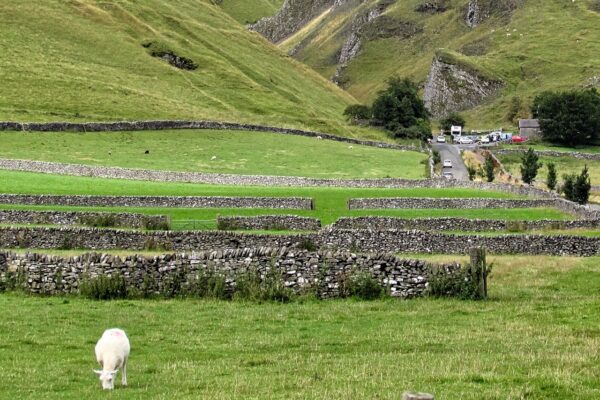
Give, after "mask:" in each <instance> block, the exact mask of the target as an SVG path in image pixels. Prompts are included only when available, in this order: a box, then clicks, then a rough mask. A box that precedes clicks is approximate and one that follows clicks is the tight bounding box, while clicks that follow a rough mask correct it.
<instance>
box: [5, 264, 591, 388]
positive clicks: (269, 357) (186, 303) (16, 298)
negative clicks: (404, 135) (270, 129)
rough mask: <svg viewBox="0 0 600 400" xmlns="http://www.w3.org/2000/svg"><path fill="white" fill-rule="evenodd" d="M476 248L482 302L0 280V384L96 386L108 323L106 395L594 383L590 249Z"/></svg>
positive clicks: (16, 386) (537, 385) (555, 385)
mask: <svg viewBox="0 0 600 400" xmlns="http://www.w3.org/2000/svg"><path fill="white" fill-rule="evenodd" d="M419 257H420V258H422V257H424V256H419ZM428 258H430V259H432V260H439V261H448V260H454V259H456V257H451V256H437V257H431V256H429V257H428ZM460 258H461V257H459V259H460ZM488 260H489V261H490V262H491V263H493V271H492V277H491V279H490V299H489V300H487V301H482V302H469V301H458V300H435V299H429V298H425V299H418V300H407V301H397V300H393V299H387V300H378V301H372V302H368V301H356V300H352V299H347V300H334V301H315V300H310V299H303V300H296V301H294V302H292V303H288V304H278V303H263V304H258V303H247V302H235V301H234V302H226V301H210V300H189V299H188V300H126V301H109V302H95V301H90V300H85V299H82V298H79V297H56V298H44V297H32V296H25V295H21V294H18V293H5V294H0V307H1V308H2V310H3V316H4V318H2V319H1V320H0V336H1V337H3V338H4V340H3V341H2V343H0V359H2V360H3V362H2V363H0V375H1V376H2V377H3V378H2V379H1V380H0V393H2V396H3V397H5V398H19V399H29V398H31V399H54V398H59V397H60V398H63V399H81V398H87V399H90V400H91V399H100V398H102V399H103V398H106V396H107V394H106V393H103V392H102V390H101V389H100V384H99V382H98V379H97V378H96V376H95V375H94V374H93V373H92V369H93V368H96V362H95V359H94V355H93V347H94V344H95V342H96V340H97V339H98V338H99V336H100V334H101V333H102V331H103V330H104V329H105V328H106V327H111V326H119V327H122V328H124V329H125V330H126V331H127V333H128V334H129V336H130V339H131V343H132V353H131V358H130V364H129V368H128V378H129V385H130V386H129V387H128V388H126V389H122V388H120V387H119V386H118V385H117V389H116V391H115V392H114V393H111V394H110V397H111V398H117V399H138V398H148V399H166V398H177V399H197V398H212V399H231V398H261V399H304V398H328V399H339V398H352V399H354V398H372V399H374V398H378V399H397V398H399V396H400V395H401V393H402V392H403V391H404V390H422V391H427V392H430V393H434V394H435V395H436V399H438V398H439V399H466V400H468V399H473V400H475V399H477V400H479V399H482V398H485V399H522V398H528V399H548V398H553V399H557V398H560V399H581V398H590V399H591V398H597V397H599V396H600V380H599V379H598V378H599V377H598V365H599V362H600V353H599V349H600V346H599V345H600V331H599V330H598V326H599V325H600V296H598V294H599V293H598V285H597V282H598V281H600V271H599V270H598V264H599V263H600V259H599V258H598V257H595V258H587V259H581V258H567V257H560V258H559V257H519V256H510V257H509V256H502V257H488ZM463 261H464V259H463Z"/></svg>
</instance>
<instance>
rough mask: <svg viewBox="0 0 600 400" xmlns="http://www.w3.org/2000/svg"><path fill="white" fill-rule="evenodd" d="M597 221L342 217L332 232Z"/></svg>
mask: <svg viewBox="0 0 600 400" xmlns="http://www.w3.org/2000/svg"><path fill="white" fill-rule="evenodd" d="M598 227H600V220H599V219H592V220H581V219H579V220H570V221H562V220H539V221H506V220H492V219H467V218H451V217H450V218H414V219H412V218H411V219H406V218H394V217H343V218H340V219H338V220H337V221H336V222H335V223H334V224H333V225H332V228H334V229H362V230H364V229H368V230H388V229H404V230H407V229H408V230H410V229H418V230H423V231H465V232H486V231H497V232H501V231H527V230H551V229H561V230H562V229H565V230H568V229H597V228H598Z"/></svg>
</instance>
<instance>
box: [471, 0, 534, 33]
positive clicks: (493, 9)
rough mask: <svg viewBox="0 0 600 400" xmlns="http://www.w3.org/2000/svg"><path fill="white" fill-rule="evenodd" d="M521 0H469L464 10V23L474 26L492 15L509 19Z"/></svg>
mask: <svg viewBox="0 0 600 400" xmlns="http://www.w3.org/2000/svg"><path fill="white" fill-rule="evenodd" d="M522 3H523V1H522V0H470V1H469V3H468V4H467V7H466V10H465V23H466V24H467V25H468V26H469V27H470V28H475V27H477V26H479V25H480V24H481V23H483V22H484V21H486V20H487V19H489V18H490V17H492V16H498V17H500V18H502V19H505V20H507V21H508V20H510V17H511V16H512V13H513V12H514V11H515V10H516V9H517V7H518V6H519V5H521V4H522Z"/></svg>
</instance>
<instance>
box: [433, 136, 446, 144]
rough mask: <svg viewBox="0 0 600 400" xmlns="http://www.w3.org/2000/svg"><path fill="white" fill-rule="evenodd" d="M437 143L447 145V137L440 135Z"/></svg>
mask: <svg viewBox="0 0 600 400" xmlns="http://www.w3.org/2000/svg"><path fill="white" fill-rule="evenodd" d="M435 141H436V142H438V143H446V136H443V135H440V136H438V137H437V139H436V140H435Z"/></svg>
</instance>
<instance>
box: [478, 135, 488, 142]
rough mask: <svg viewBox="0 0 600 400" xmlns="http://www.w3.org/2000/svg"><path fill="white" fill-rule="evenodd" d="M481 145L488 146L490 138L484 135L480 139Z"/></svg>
mask: <svg viewBox="0 0 600 400" xmlns="http://www.w3.org/2000/svg"><path fill="white" fill-rule="evenodd" d="M480 141H481V143H483V144H486V143H489V142H490V137H489V136H487V135H483V136H482V137H481V139H480Z"/></svg>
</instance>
